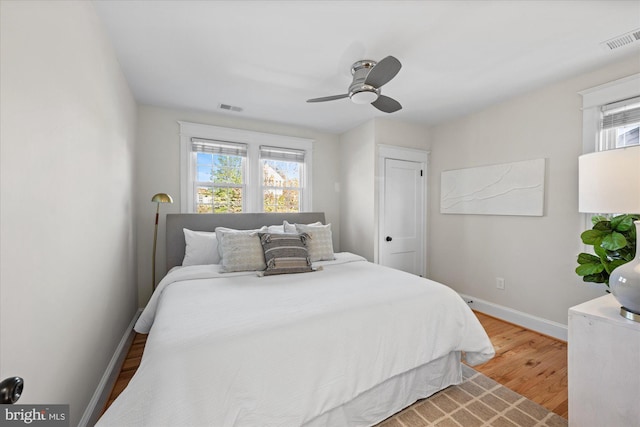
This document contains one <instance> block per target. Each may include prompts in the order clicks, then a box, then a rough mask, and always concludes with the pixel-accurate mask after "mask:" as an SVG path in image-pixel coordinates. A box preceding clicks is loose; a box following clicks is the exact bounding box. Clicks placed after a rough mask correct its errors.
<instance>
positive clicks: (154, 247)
mask: <svg viewBox="0 0 640 427" xmlns="http://www.w3.org/2000/svg"><path fill="white" fill-rule="evenodd" d="M157 205H158V207H157V209H156V225H155V229H154V230H153V259H152V262H151V265H152V269H153V273H152V275H151V277H152V282H153V290H154V291H155V290H156V244H157V242H158V217H159V216H160V203H159V202H158V203H157Z"/></svg>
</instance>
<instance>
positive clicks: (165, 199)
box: [151, 193, 173, 291]
mask: <svg viewBox="0 0 640 427" xmlns="http://www.w3.org/2000/svg"><path fill="white" fill-rule="evenodd" d="M151 201H152V202H154V203H155V204H157V207H156V226H155V229H154V230H153V258H152V260H151V268H152V269H153V271H152V273H151V280H152V281H153V283H152V286H153V290H154V291H155V290H156V244H157V243H158V217H159V216H160V203H173V199H172V198H171V196H170V195H168V194H166V193H158V194H155V195H154V196H153V197H152V198H151Z"/></svg>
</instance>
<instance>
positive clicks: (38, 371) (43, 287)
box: [0, 1, 137, 425]
mask: <svg viewBox="0 0 640 427" xmlns="http://www.w3.org/2000/svg"><path fill="white" fill-rule="evenodd" d="M0 8H1V9H0V15H1V21H0V29H1V30H0V31H1V33H0V42H1V51H2V59H1V61H0V64H1V65H0V67H1V68H0V122H1V124H2V125H1V126H0V128H1V134H0V150H1V152H0V171H1V178H0V234H1V236H2V238H1V239H0V263H1V266H2V268H1V270H0V378H5V377H8V376H13V375H19V376H22V377H23V378H24V380H25V389H24V394H23V396H22V398H21V400H20V402H19V403H41V404H47V403H51V404H54V403H60V404H70V408H71V419H70V424H71V425H76V424H77V423H78V422H79V421H80V417H81V416H82V413H83V411H84V410H85V407H86V406H87V404H88V403H89V400H90V399H91V397H92V395H93V393H94V391H95V389H96V386H97V385H98V382H99V381H100V379H101V377H102V375H103V374H104V372H105V369H106V367H107V365H108V363H109V361H110V359H111V357H112V356H113V354H114V350H115V349H116V346H117V345H118V343H119V342H120V340H121V338H122V337H123V335H124V333H125V330H126V328H127V326H128V325H129V324H130V322H131V320H132V318H133V316H134V314H135V312H136V309H137V289H136V285H135V263H136V254H135V243H134V241H135V224H134V222H133V209H134V205H133V199H134V187H133V164H134V160H135V159H134V139H135V117H136V107H135V102H134V100H133V97H132V96H131V93H130V91H129V89H128V86H127V83H126V81H125V79H124V78H123V75H122V74H121V72H120V68H119V65H118V62H117V61H116V59H115V55H114V53H113V52H112V49H111V45H110V42H109V41H108V40H107V39H106V37H105V34H104V33H103V31H102V27H101V23H100V21H99V20H98V18H97V16H96V14H95V12H94V10H93V5H92V3H90V2H46V1H45V2H38V1H28V2H13V1H3V2H1V3H0Z"/></svg>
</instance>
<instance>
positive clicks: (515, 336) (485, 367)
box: [473, 312, 569, 419]
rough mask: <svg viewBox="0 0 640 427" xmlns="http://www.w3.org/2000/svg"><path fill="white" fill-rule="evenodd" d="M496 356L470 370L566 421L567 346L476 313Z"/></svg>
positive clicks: (567, 403) (567, 411)
mask: <svg viewBox="0 0 640 427" xmlns="http://www.w3.org/2000/svg"><path fill="white" fill-rule="evenodd" d="M476 315H477V316H478V319H479V320H480V323H482V326H483V327H484V329H485V330H486V331H487V334H488V335H489V338H491V342H492V343H493V347H494V348H495V350H496V355H495V357H494V358H493V359H491V360H490V361H488V362H487V363H484V364H482V365H478V366H474V367H473V368H474V369H475V370H476V371H478V372H482V373H483V374H484V375H486V376H488V377H490V378H493V379H494V380H495V381H497V382H499V383H500V384H502V385H504V386H506V387H508V388H510V389H511V390H513V391H515V392H516V393H519V394H521V395H523V396H525V397H527V398H529V399H531V400H533V401H534V402H536V403H538V404H540V405H542V406H544V407H545V408H547V409H548V410H550V411H553V412H555V413H556V414H558V415H560V416H561V417H563V418H566V419H568V418H569V395H568V392H567V378H568V372H567V343H566V342H564V341H559V340H557V339H555V338H551V337H548V336H545V335H541V334H539V333H537V332H533V331H530V330H528V329H524V328H522V327H520V326H516V325H513V324H511V323H507V322H504V321H502V320H499V319H496V318H493V317H491V316H487V315H486V314H482V313H478V312H476Z"/></svg>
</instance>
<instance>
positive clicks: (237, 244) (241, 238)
mask: <svg viewBox="0 0 640 427" xmlns="http://www.w3.org/2000/svg"><path fill="white" fill-rule="evenodd" d="M258 232H262V233H266V232H267V227H266V226H265V227H262V228H260V229H258V230H234V229H231V228H224V227H217V228H216V235H217V237H218V242H219V243H218V250H219V252H220V257H221V261H220V264H222V266H221V267H220V272H221V273H231V272H233V271H254V270H264V269H265V268H267V264H266V263H265V261H264V252H263V250H262V244H261V243H260V236H258Z"/></svg>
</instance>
